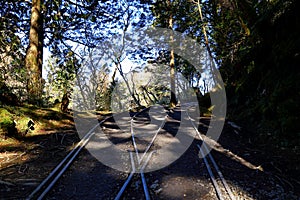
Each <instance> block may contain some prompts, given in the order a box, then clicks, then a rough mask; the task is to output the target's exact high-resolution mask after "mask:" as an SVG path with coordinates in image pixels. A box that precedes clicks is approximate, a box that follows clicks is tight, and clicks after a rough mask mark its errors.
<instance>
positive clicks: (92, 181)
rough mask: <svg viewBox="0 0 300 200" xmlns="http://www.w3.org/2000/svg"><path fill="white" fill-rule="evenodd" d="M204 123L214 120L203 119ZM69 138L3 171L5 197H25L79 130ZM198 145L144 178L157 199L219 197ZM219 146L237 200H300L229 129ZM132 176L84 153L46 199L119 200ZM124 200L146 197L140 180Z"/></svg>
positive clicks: (55, 140)
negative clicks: (200, 155)
mask: <svg viewBox="0 0 300 200" xmlns="http://www.w3.org/2000/svg"><path fill="white" fill-rule="evenodd" d="M178 114H179V112H177V113H176V112H175V113H174V114H173V115H172V116H171V117H172V118H174V119H178ZM203 123H204V124H205V123H206V124H207V123H209V122H208V121H207V120H204V121H203ZM173 126H174V124H173ZM205 129H206V127H205V126H202V127H200V130H201V131H203V132H205ZM172 130H173V131H174V127H172V128H170V127H169V125H168V124H166V125H165V127H164V131H165V132H168V133H169V134H171V135H172V134H173V135H174V133H172ZM115 133H116V132H114V134H115ZM107 134H109V132H107ZM64 137H65V138H64V140H65V143H64V142H63V144H61V140H62V134H58V135H57V136H51V137H50V136H49V138H47V137H45V138H43V140H42V139H40V140H38V142H36V143H38V144H41V142H42V141H43V143H42V144H43V145H42V146H43V147H41V146H39V145H37V146H36V148H34V149H32V150H31V151H28V152H26V154H25V155H26V156H29V155H30V156H31V157H32V159H31V160H26V161H24V162H22V159H23V157H24V156H25V155H22V156H21V157H20V159H19V160H18V161H17V162H15V163H12V165H11V166H8V167H4V168H2V169H1V170H0V177H1V179H0V186H1V188H0V194H1V195H0V199H24V198H25V197H26V196H27V195H28V194H29V193H30V192H31V191H32V190H33V189H34V188H35V187H36V186H37V184H38V183H39V182H41V181H42V179H43V178H45V177H46V175H47V174H48V173H49V172H50V170H51V169H53V168H54V167H55V166H56V165H57V164H58V162H59V161H60V160H61V159H62V158H63V156H64V155H66V153H67V152H68V150H69V149H70V147H71V146H72V143H73V142H75V141H78V137H77V136H76V135H75V134H74V132H73V133H72V132H69V135H67V136H64ZM67 141H68V142H67ZM53 144H56V145H53ZM59 144H60V145H59ZM197 144H201V141H200V140H199V139H196V140H194V142H193V143H192V145H191V146H190V147H189V148H188V150H187V151H186V152H185V153H184V154H183V155H182V156H181V157H180V158H179V159H178V160H176V161H175V162H174V163H172V164H171V165H169V166H167V167H165V168H163V169H160V170H157V171H154V172H150V173H147V174H145V176H146V180H147V183H148V187H149V190H150V191H149V192H150V195H151V197H152V198H153V199H217V198H216V194H215V190H214V188H213V186H212V184H211V181H210V178H209V176H208V173H207V171H206V168H205V166H204V163H203V160H202V159H199V158H198V153H199V152H198V149H197V146H196V145H197ZM218 144H219V145H220V146H219V148H220V147H222V149H223V150H222V151H215V150H213V152H212V155H213V156H214V157H215V159H216V160H217V164H218V165H219V166H220V168H221V171H222V173H223V174H224V177H225V178H226V180H227V182H228V184H229V186H230V188H231V189H232V191H233V193H234V194H235V195H236V196H237V197H238V198H237V199H300V198H299V197H300V196H296V195H295V194H294V193H293V191H292V190H293V189H294V190H295V187H294V188H293V187H291V186H289V182H290V181H289V180H288V179H287V180H285V179H284V178H283V175H278V174H276V173H275V172H274V170H272V169H271V168H268V165H266V163H269V162H271V161H269V160H264V158H265V159H269V158H266V157H265V154H262V152H260V151H256V150H253V148H252V146H251V145H249V144H248V145H246V144H245V143H244V142H243V141H242V140H241V138H240V136H239V135H237V134H236V133H235V132H234V130H233V129H232V128H231V127H230V126H225V128H224V130H223V133H222V135H221V138H220V140H219V141H218ZM48 145H49V146H48ZM54 147H55V148H54ZM45 149H46V150H47V151H46V150H45ZM228 151H230V152H232V155H236V156H239V157H241V158H243V159H244V160H245V161H247V162H249V163H251V164H252V165H253V166H259V165H262V168H265V169H264V170H265V171H260V170H257V169H251V168H249V166H247V165H245V163H242V162H237V161H236V159H234V156H233V157H232V156H228ZM226 152H227V154H226ZM34 155H35V157H34ZM30 156H29V157H30ZM33 158H34V159H33ZM24 160H25V157H24ZM275 171H276V170H275ZM127 176H128V174H127V173H124V172H120V171H117V170H114V169H111V168H109V167H107V166H105V165H103V164H102V163H101V162H99V161H98V160H97V159H96V158H95V157H93V156H92V155H91V154H90V152H89V151H87V150H84V151H82V152H81V153H80V154H79V157H78V159H76V161H75V162H74V163H73V165H72V166H71V167H70V169H69V170H67V172H66V173H65V174H64V175H63V177H62V178H61V179H60V180H59V181H58V183H57V184H56V186H55V187H54V188H53V190H52V191H51V192H50V193H49V194H48V195H47V197H46V199H81V200H83V199H114V197H115V196H116V194H117V191H118V190H119V189H120V187H121V186H122V184H123V183H124V181H125V179H126V178H127ZM292 186H293V185H292ZM124 199H144V195H143V189H142V185H141V179H140V178H139V177H138V176H136V177H135V178H134V179H133V180H132V182H131V185H130V186H129V188H128V190H127V191H126V193H125V194H124Z"/></svg>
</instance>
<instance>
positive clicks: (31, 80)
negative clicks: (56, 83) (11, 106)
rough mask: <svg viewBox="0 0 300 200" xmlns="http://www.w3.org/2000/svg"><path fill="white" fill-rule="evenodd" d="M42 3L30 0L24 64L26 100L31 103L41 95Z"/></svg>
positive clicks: (38, 99)
mask: <svg viewBox="0 0 300 200" xmlns="http://www.w3.org/2000/svg"><path fill="white" fill-rule="evenodd" d="M42 3H43V2H42V0H32V8H31V19H30V31H29V46H28V48H27V53H26V58H25V66H26V69H27V73H28V80H27V91H28V100H29V103H32V104H39V103H40V100H41V97H42V85H43V83H42V66H43V44H44V30H43V14H42Z"/></svg>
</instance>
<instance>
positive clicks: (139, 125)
mask: <svg viewBox="0 0 300 200" xmlns="http://www.w3.org/2000/svg"><path fill="white" fill-rule="evenodd" d="M161 108H162V107H160V109H158V111H157V110H155V109H154V111H153V110H150V109H149V108H148V109H144V110H142V111H141V112H138V113H136V114H135V115H133V116H130V117H125V118H124V117H123V118H122V120H123V122H124V123H123V122H122V123H123V124H120V123H119V124H117V126H120V127H121V129H122V130H121V132H122V131H123V132H126V134H127V135H126V136H125V137H123V136H122V137H123V138H121V139H120V137H118V135H114V134H107V137H110V138H109V139H110V140H111V141H112V142H113V143H115V144H116V145H120V146H119V147H120V148H121V149H123V150H127V151H128V152H129V155H130V165H131V171H130V173H129V174H128V177H127V179H126V180H125V181H124V182H123V184H122V186H121V187H120V188H119V189H118V191H117V192H116V196H115V200H118V199H122V198H123V197H124V194H125V193H126V190H127V188H128V186H129V185H130V184H131V183H132V180H133V179H135V180H137V179H140V181H141V183H142V188H143V198H144V199H146V200H150V199H152V198H151V194H150V192H149V189H148V185H149V183H148V184H147V180H146V177H145V172H144V171H145V168H146V167H147V165H148V164H149V162H151V161H152V160H153V157H155V152H156V150H157V149H159V148H161V146H160V145H157V140H159V138H158V137H160V134H159V133H160V132H161V131H163V130H162V129H164V126H165V125H166V123H167V121H168V113H167V112H166V111H163V112H162V110H161ZM149 112H150V113H149ZM184 113H185V114H186V116H187V118H188V119H189V121H190V123H191V126H192V127H193V129H194V131H195V133H196V135H197V136H198V137H199V139H200V140H202V141H203V143H202V145H201V146H200V145H199V144H198V145H197V148H198V149H199V157H201V158H200V159H201V160H203V162H204V163H205V166H206V169H207V171H208V173H209V175H210V179H211V181H212V183H213V186H214V188H215V191H216V195H217V198H218V199H220V200H223V199H225V200H227V199H231V200H233V199H235V197H234V195H233V194H232V192H231V190H230V188H229V186H228V184H227V183H226V180H225V178H224V176H223V175H222V173H221V171H220V169H219V167H218V166H217V163H216V161H215V160H214V158H213V156H212V155H211V154H210V153H209V152H208V148H207V145H206V144H205V142H204V140H203V138H202V137H201V134H200V132H199V131H198V128H197V125H196V122H195V120H194V119H192V117H191V116H190V115H189V112H188V111H187V110H185V111H184ZM151 117H152V118H151ZM111 119H112V118H111V117H110V118H106V119H104V120H102V121H101V122H99V124H97V125H95V126H94V127H93V128H92V129H91V130H89V131H88V132H87V134H86V135H85V136H84V137H83V138H82V139H81V141H80V142H79V143H78V144H77V145H76V146H75V148H74V149H73V150H72V151H71V152H70V153H69V154H68V155H67V156H66V157H65V158H64V159H63V160H62V161H61V163H59V164H58V165H57V166H56V168H55V169H54V170H53V171H52V172H51V173H50V174H49V175H48V177H47V178H46V179H44V181H43V182H41V184H40V185H39V186H38V187H37V188H35V190H33V192H32V193H31V194H30V195H29V196H28V197H27V198H26V199H43V198H44V197H45V196H46V194H47V193H48V192H49V191H50V190H51V188H52V187H53V186H54V184H55V183H56V182H57V181H58V180H59V178H60V177H61V176H62V174H63V173H64V172H65V171H66V170H67V168H68V167H69V166H70V165H71V164H72V162H73V161H74V159H75V158H76V156H77V155H78V154H79V153H80V151H81V150H82V149H83V148H84V147H85V145H86V144H87V143H88V142H89V141H90V139H91V138H92V137H93V136H94V134H95V129H96V128H98V127H99V126H101V127H102V128H103V130H107V129H108V128H106V126H105V124H106V123H111V124H110V125H112V124H114V123H116V122H113V121H111V122H109V120H111ZM152 122H156V127H155V128H154V127H153V126H151V123H152ZM147 127H150V128H147ZM149 130H151V131H152V133H151V134H148V132H149ZM116 134H118V133H116ZM124 141H126V142H124ZM205 155H208V156H207V157H205ZM195 159H196V158H195ZM214 173H215V174H216V176H215V175H214ZM217 176H218V177H219V178H218V179H217V178H216V177H217Z"/></svg>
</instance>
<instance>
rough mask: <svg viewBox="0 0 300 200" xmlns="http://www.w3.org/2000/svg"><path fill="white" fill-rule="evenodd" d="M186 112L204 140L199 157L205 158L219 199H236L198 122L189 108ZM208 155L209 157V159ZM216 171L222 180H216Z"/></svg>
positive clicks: (200, 137)
mask: <svg viewBox="0 0 300 200" xmlns="http://www.w3.org/2000/svg"><path fill="white" fill-rule="evenodd" d="M185 113H186V115H187V116H188V118H189V120H190V122H191V125H192V126H193V128H194V130H195V131H196V133H197V136H198V137H199V139H200V140H201V141H202V145H201V146H200V145H199V144H197V147H198V149H199V157H200V159H203V161H204V163H205V166H206V169H207V171H208V173H209V176H210V179H211V181H212V183H213V185H214V188H215V191H216V194H217V197H218V199H219V200H224V199H230V200H235V199H236V198H235V196H234V195H233V193H232V191H231V189H230V187H229V185H228V184H227V182H226V180H225V178H224V176H223V174H222V172H221V170H220V168H219V167H218V165H217V163H216V161H215V159H214V157H213V156H212V154H211V152H210V151H209V149H208V147H207V144H206V143H205V140H204V138H203V137H202V136H201V133H200V132H199V130H198V128H197V126H196V124H195V120H194V119H192V118H191V116H190V115H189V113H188V109H187V110H186V112H185ZM200 155H201V156H200ZM206 155H207V156H206ZM207 157H208V158H209V159H207ZM210 163H211V164H210ZM214 172H215V173H216V174H217V176H218V177H219V179H220V181H217V180H216V176H215V174H214ZM221 188H223V190H221Z"/></svg>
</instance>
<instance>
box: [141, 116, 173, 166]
mask: <svg viewBox="0 0 300 200" xmlns="http://www.w3.org/2000/svg"><path fill="white" fill-rule="evenodd" d="M167 116H168V115H166V116H165V118H164V120H163V122H162V123H161V125H160V127H159V128H158V130H157V131H156V133H155V135H154V136H153V138H152V140H151V142H150V143H149V144H148V146H147V148H146V150H145V152H144V153H143V155H142V157H141V159H140V160H138V162H139V164H141V162H142V161H143V159H144V157H145V155H146V153H147V152H148V151H149V149H150V148H151V146H152V145H153V143H154V141H155V139H156V137H157V135H158V133H159V131H160V130H161V129H162V128H163V127H164V125H165V123H166V119H167Z"/></svg>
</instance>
